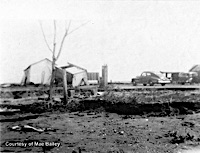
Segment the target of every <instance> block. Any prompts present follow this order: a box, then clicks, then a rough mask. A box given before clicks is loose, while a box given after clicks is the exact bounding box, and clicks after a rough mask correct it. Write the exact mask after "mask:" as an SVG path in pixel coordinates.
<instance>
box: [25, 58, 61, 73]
mask: <svg viewBox="0 0 200 153" xmlns="http://www.w3.org/2000/svg"><path fill="white" fill-rule="evenodd" d="M45 60H47V61H49V62H51V63H52V61H51V60H49V59H48V58H44V59H43V60H40V61H38V62H35V63H33V64H30V65H29V66H28V67H27V68H26V69H24V71H26V70H27V69H29V68H30V67H31V66H33V65H35V64H38V63H40V62H42V61H45ZM55 65H56V64H55ZM57 68H59V67H57ZM59 69H60V68H59Z"/></svg>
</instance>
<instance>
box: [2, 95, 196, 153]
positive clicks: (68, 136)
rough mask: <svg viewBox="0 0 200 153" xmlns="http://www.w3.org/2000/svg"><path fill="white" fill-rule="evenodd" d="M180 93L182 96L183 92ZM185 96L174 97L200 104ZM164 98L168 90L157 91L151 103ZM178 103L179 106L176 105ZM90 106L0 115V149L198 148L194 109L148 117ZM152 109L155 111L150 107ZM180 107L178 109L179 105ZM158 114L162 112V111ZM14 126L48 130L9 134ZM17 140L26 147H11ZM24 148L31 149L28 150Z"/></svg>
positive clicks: (116, 151) (133, 152)
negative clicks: (70, 109) (28, 126)
mask: <svg viewBox="0 0 200 153" xmlns="http://www.w3.org/2000/svg"><path fill="white" fill-rule="evenodd" d="M171 93H172V92H170V94H171ZM173 94H174V92H173ZM180 94H181V95H183V93H182V92H181V93H180ZM144 95H145V97H147V99H148V100H149V97H150V98H152V97H151V96H152V92H148V93H146V94H144ZM175 95H177V92H175ZM184 95H185V96H184V97H180V95H179V96H176V98H178V97H179V98H180V99H181V100H180V101H184V100H185V99H187V100H185V101H188V102H190V101H193V102H196V103H198V102H200V101H199V97H200V96H199V95H198V96H197V95H194V94H191V93H189V92H187V93H186V92H184ZM167 96H169V92H165V93H163V92H162V93H159V94H158V93H157V94H156V96H154V97H153V98H152V100H153V101H154V102H155V101H159V100H161V99H160V97H162V100H163V99H164V100H165V101H167V100H169V101H172V99H170V98H171V97H172V96H170V97H167ZM111 100H113V99H111ZM143 100H144V99H143ZM126 101H127V100H126ZM168 105H169V104H168ZM179 105H181V103H180V102H179ZM34 106H35V105H34ZM89 106H91V105H89ZM89 106H88V105H87V107H86V105H85V106H84V109H83V108H82V107H81V109H80V108H79V109H77V110H73V111H58V110H60V109H56V110H55V111H49V112H48V111H47V112H42V113H41V112H40V113H39V111H38V112H37V111H35V112H34V111H33V112H24V113H17V114H14V115H1V131H0V132H1V150H0V151H1V152H51V153H72V151H73V150H75V151H76V152H78V150H80V151H81V152H82V153H96V152H99V153H178V152H179V150H180V149H187V148H190V147H196V146H199V145H200V113H198V112H199V110H198V109H196V108H195V110H193V111H192V112H191V111H188V112H185V114H184V113H180V111H179V113H178V114H177V113H176V114H171V112H169V113H168V114H166V113H165V114H164V115H159V114H157V115H155V114H154V115H152V113H153V112H152V111H151V112H149V114H148V113H147V114H148V115H147V114H140V113H138V114H137V113H136V114H134V113H129V114H127V113H125V114H123V113H119V110H120V109H121V108H120V105H117V106H119V108H118V109H119V110H117V109H116V108H117V106H115V107H113V110H115V111H111V110H112V108H110V106H107V107H109V109H107V107H106V106H105V107H95V108H94V107H93V108H90V109H89V108H88V107H89ZM143 106H144V105H142V106H141V107H143ZM151 106H152V107H154V105H151ZM156 106H157V105H156ZM171 106H172V105H171ZM171 106H169V107H171ZM175 106H176V107H177V105H175ZM195 106H196V105H195ZM131 107H132V106H131ZM148 107H149V105H148ZM185 107H187V106H186V105H185ZM39 108H40V107H38V108H37V109H36V110H39ZM164 108H166V106H164ZM180 108H181V109H180V110H182V107H180ZM188 108H189V106H188ZM188 108H185V109H188ZM63 109H64V108H63ZM127 109H128V108H127ZM152 110H153V108H152ZM161 110H162V111H163V108H162V109H161ZM133 111H134V110H133ZM168 111H170V109H168ZM128 112H129V111H128ZM135 112H137V111H136V110H135ZM17 125H30V126H33V127H37V128H45V129H49V130H47V131H44V132H36V131H24V130H21V131H14V130H11V128H12V127H13V126H17ZM17 142H18V143H22V142H23V143H24V144H25V143H26V144H27V146H19V145H20V144H17V145H18V146H10V145H14V144H16V143H17ZM38 142H40V144H41V146H39V145H38V144H39V143H38ZM28 144H32V145H30V146H28ZM58 144H60V145H59V146H58Z"/></svg>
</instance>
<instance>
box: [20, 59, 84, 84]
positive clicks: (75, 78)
mask: <svg viewBox="0 0 200 153" xmlns="http://www.w3.org/2000/svg"><path fill="white" fill-rule="evenodd" d="M62 69H65V70H66V72H67V84H68V85H71V86H72V87H76V86H80V85H85V84H87V71H86V70H85V69H83V68H81V67H79V66H76V65H73V64H71V63H68V65H67V66H64V67H61V68H59V67H58V66H56V67H55V72H54V76H55V80H54V84H57V85H60V84H61V85H62V80H63V75H62ZM51 75H52V62H51V61H50V60H49V59H47V58H45V59H43V60H41V61H38V62H36V63H33V64H31V65H29V66H28V67H27V68H26V69H25V70H24V76H23V78H22V81H21V84H22V85H27V84H35V85H36V84H39V85H49V84H50V81H51Z"/></svg>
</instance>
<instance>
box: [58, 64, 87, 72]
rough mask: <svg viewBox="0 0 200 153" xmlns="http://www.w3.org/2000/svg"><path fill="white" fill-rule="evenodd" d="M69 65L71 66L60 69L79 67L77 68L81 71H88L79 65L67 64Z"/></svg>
mask: <svg viewBox="0 0 200 153" xmlns="http://www.w3.org/2000/svg"><path fill="white" fill-rule="evenodd" d="M67 63H68V64H69V65H68V66H61V67H60V68H61V69H66V68H70V67H77V68H79V69H81V70H84V71H87V70H86V69H84V68H82V67H80V66H77V65H75V64H72V63H69V62H67Z"/></svg>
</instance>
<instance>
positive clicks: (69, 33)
mask: <svg viewBox="0 0 200 153" xmlns="http://www.w3.org/2000/svg"><path fill="white" fill-rule="evenodd" d="M89 22H90V21H88V22H86V23H83V24H81V25H80V26H78V27H77V28H75V29H73V30H72V31H70V32H69V33H68V35H69V34H71V33H73V32H74V31H76V30H78V29H80V28H81V27H82V26H84V25H86V24H88V23H89Z"/></svg>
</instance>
